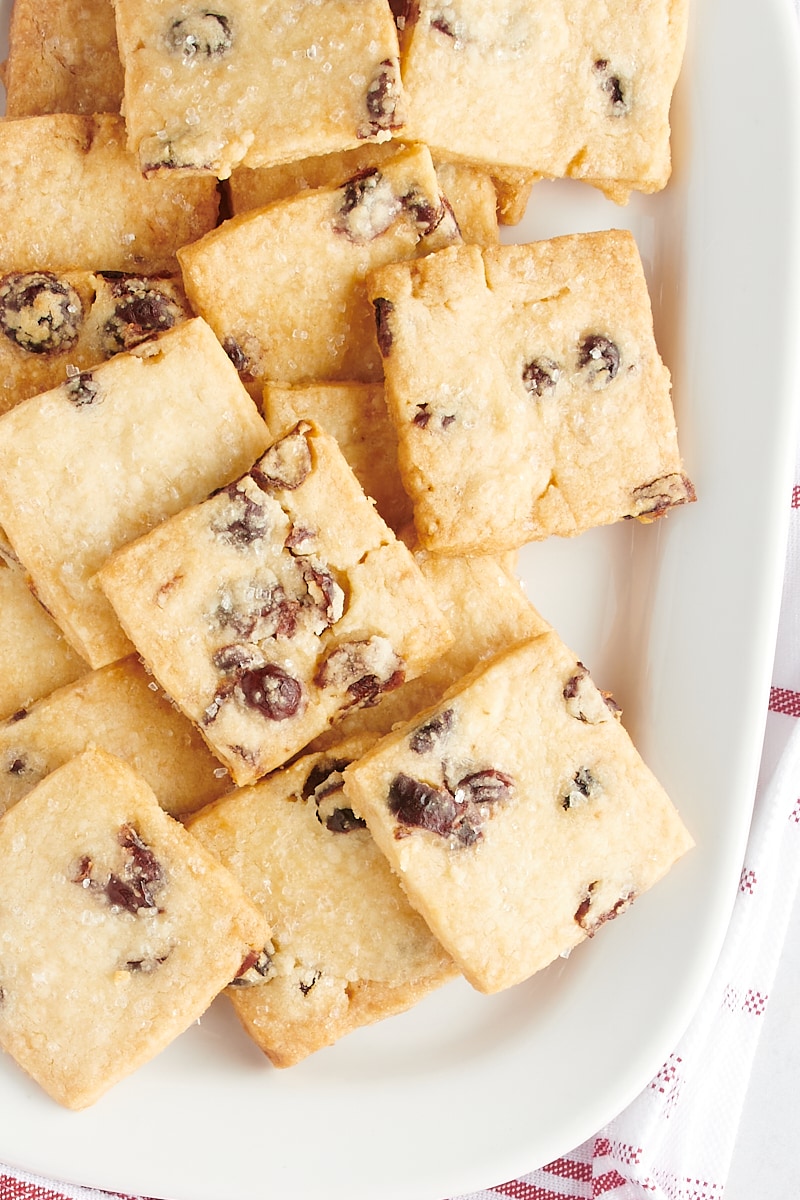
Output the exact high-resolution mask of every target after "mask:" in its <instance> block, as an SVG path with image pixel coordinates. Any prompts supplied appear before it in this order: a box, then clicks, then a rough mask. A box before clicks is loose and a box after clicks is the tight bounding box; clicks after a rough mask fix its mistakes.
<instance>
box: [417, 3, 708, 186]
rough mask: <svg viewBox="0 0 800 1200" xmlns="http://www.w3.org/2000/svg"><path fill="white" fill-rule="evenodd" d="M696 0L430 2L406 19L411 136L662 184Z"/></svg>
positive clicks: (507, 163) (472, 153)
mask: <svg viewBox="0 0 800 1200" xmlns="http://www.w3.org/2000/svg"><path fill="white" fill-rule="evenodd" d="M687 14H688V0H637V2H636V3H632V2H628V0H626V2H623V3H619V4H616V5H613V6H611V5H606V6H605V7H604V8H603V9H601V10H598V6H597V5H596V4H594V3H592V0H568V2H567V0H547V2H546V3H543V4H537V5H535V6H532V5H530V4H523V3H520V2H519V0H517V3H513V4H510V5H509V4H507V3H505V4H499V3H486V2H485V0H454V2H453V3H450V4H448V5H446V6H444V7H443V6H442V5H441V4H440V3H438V0H420V2H419V3H418V4H415V5H414V6H413V10H412V12H411V14H410V16H409V17H408V18H407V20H406V29H405V33H404V43H403V55H402V73H403V82H404V85H405V88H406V100H407V105H408V120H407V124H406V129H405V132H404V136H407V137H409V138H413V139H416V140H418V141H423V142H426V143H427V144H428V145H429V146H430V147H431V149H432V151H433V152H434V154H436V155H439V156H441V157H443V158H447V159H462V160H464V161H467V162H471V163H474V164H478V165H481V166H484V167H486V168H487V169H488V170H492V169H494V168H509V167H513V168H517V169H518V170H521V171H522V172H523V173H528V174H535V175H541V176H548V177H550V178H561V177H564V176H572V177H575V178H578V179H584V180H586V181H587V182H592V183H593V184H594V185H595V186H599V187H601V188H605V187H606V186H607V185H608V186H609V187H610V189H611V191H612V193H613V195H614V198H615V199H622V198H623V197H624V196H626V195H627V194H628V192H629V191H630V189H632V188H635V189H638V190H639V191H643V192H652V191H656V190H658V189H659V188H662V187H663V186H664V184H665V183H666V182H667V179H668V178H669V174H670V144H669V138H670V127H669V108H670V102H671V98H672V93H673V89H674V87H675V83H676V81H677V78H678V73H679V70H680V66H681V61H682V58H683V51H684V45H685V40H686V28H687Z"/></svg>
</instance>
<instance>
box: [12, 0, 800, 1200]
mask: <svg viewBox="0 0 800 1200" xmlns="http://www.w3.org/2000/svg"><path fill="white" fill-rule="evenodd" d="M10 8H11V5H10V3H9V2H8V0H4V2H3V3H2V5H1V6H0V16H1V17H2V29H3V31H4V33H3V36H5V30H6V29H7V25H8V15H9V12H10ZM799 77H800V67H799V66H798V55H797V36H796V30H795V20H794V14H793V12H792V6H791V3H790V0H694V4H693V12H692V15H691V29H690V39H689V46H688V50H687V56H686V62H685V67H684V71H683V74H682V78H681V81H680V85H679V88H678V92H677V94H676V98H675V104H674V110H673V111H674V121H673V127H674V158H675V162H674V175H673V180H672V182H671V183H670V186H669V187H668V189H667V190H666V191H665V192H664V193H662V194H661V195H658V196H653V197H647V198H643V197H638V198H634V199H633V200H632V201H631V203H630V205H629V206H628V207H626V208H617V207H615V206H614V205H613V204H611V203H610V202H608V201H606V200H605V199H604V198H603V197H602V196H600V195H599V194H597V193H595V192H593V191H591V190H590V189H589V188H587V187H584V186H582V185H578V184H575V185H571V184H567V183H564V184H541V185H539V186H538V187H536V188H535V189H534V193H533V197H532V200H531V204H530V206H529V211H528V214H527V215H526V217H525V220H524V221H523V222H522V223H521V224H520V225H519V226H518V227H516V228H515V229H511V230H506V231H505V233H504V236H505V237H506V239H507V240H515V241H516V240H518V241H527V240H533V239H536V238H540V237H547V236H552V235H554V234H558V233H567V232H574V231H577V230H589V229H596V228H604V227H611V226H622V227H626V228H630V229H631V230H632V231H633V232H634V234H635V235H636V238H637V240H638V243H639V246H640V249H641V252H642V257H643V259H644V262H645V267H646V271H647V275H648V279H649V283H650V287H651V294H652V299H653V307H654V318H655V324H656V334H657V338H658V341H659V345H660V348H661V352H662V355H663V357H664V358H665V360H666V361H667V363H668V365H669V366H670V368H671V370H672V373H673V380H674V398H675V406H676V411H677V415H678V422H679V430H680V440H681V445H682V450H683V453H684V457H685V461H686V467H687V470H688V472H689V474H690V476H691V477H692V479H693V481H694V483H695V486H696V488H697V493H698V502H697V504H695V505H692V506H689V507H686V508H684V509H679V510H677V511H675V512H673V513H672V514H671V515H670V516H669V517H668V518H667V519H666V520H664V521H661V522H659V523H657V524H656V525H652V526H639V525H634V523H624V524H623V525H620V526H616V527H613V528H608V529H602V530H597V531H595V532H593V533H591V534H588V535H584V536H583V537H581V538H579V539H574V540H571V541H563V542H561V541H558V542H555V541H554V542H548V543H544V544H542V545H538V546H534V547H529V548H528V549H526V550H525V551H524V552H523V553H522V555H521V560H520V570H521V573H522V575H523V577H524V579H525V581H526V583H527V586H528V591H529V594H530V596H531V598H532V600H533V601H534V603H535V604H536V605H537V607H539V608H540V610H541V611H542V612H543V614H544V615H545V616H546V617H547V618H549V619H550V620H551V621H552V622H553V623H554V625H555V626H556V628H557V629H558V631H559V632H560V633H561V635H562V637H563V638H564V640H565V641H567V642H568V644H569V645H571V647H572V648H573V649H574V650H575V651H576V653H577V654H578V655H579V657H580V658H581V659H582V661H584V662H585V663H587V665H589V666H590V668H591V670H592V673H593V675H594V677H595V678H596V680H597V681H598V683H599V684H600V686H601V687H603V688H606V689H609V690H611V691H613V692H614V694H615V696H616V697H617V699H618V700H620V701H621V703H622V705H623V708H624V712H625V723H626V725H627V727H628V728H629V730H630V732H631V733H632V735H633V737H634V740H635V741H636V742H637V744H638V746H639V748H640V750H641V752H642V753H643V755H644V757H645V759H646V760H647V761H648V763H649V764H650V766H651V767H652V768H653V770H654V771H655V772H656V774H657V775H658V776H659V777H660V779H661V780H662V782H663V783H664V784H665V786H666V787H667V789H668V791H669V792H670V793H671V795H672V797H673V799H674V800H675V802H676V804H677V805H678V807H679V808H680V810H681V812H682V814H683V816H684V819H685V820H686V822H687V824H688V825H689V827H690V829H691V831H692V833H693V835H694V837H695V839H696V842H697V846H696V849H695V850H694V851H693V852H692V853H691V854H689V855H688V856H687V857H686V858H685V859H684V860H683V861H682V862H681V863H679V864H678V866H677V867H676V868H675V869H674V870H673V871H672V872H671V873H670V875H669V876H668V877H667V878H666V879H665V880H664V881H663V882H662V883H660V884H659V885H658V886H657V887H656V888H655V889H654V890H653V891H652V892H650V893H648V894H647V895H645V896H643V897H641V898H640V899H639V901H637V903H636V904H635V905H634V906H633V908H632V909H631V910H630V912H629V913H627V914H626V915H625V916H624V918H622V919H620V920H619V921H616V922H614V923H612V924H610V925H608V926H606V927H604V929H603V930H602V932H601V933H600V934H599V935H598V936H597V937H596V938H595V939H593V940H592V941H591V942H589V943H586V944H584V945H583V946H581V947H580V948H579V949H578V950H576V951H574V952H573V954H572V955H571V957H570V958H569V959H568V960H564V961H559V962H557V963H556V964H554V965H553V966H552V967H550V968H548V969H547V970H546V971H544V972H542V973H540V974H539V975H538V976H536V977H534V978H533V979H532V980H530V981H529V982H528V983H526V984H523V985H520V986H519V987H517V988H514V989H512V990H511V991H509V992H506V993H503V994H501V995H497V996H494V997H485V996H480V995H478V994H477V993H475V992H473V991H472V990H471V989H470V988H469V987H468V986H467V985H466V984H462V983H454V984H451V985H448V986H447V987H445V988H443V989H442V990H441V991H439V992H438V993H436V994H434V995H432V996H430V997H429V998H428V999H426V1000H425V1001H424V1002H423V1003H422V1004H420V1005H419V1006H418V1007H417V1008H415V1009H414V1010H413V1011H411V1012H409V1013H407V1014H404V1015H403V1016H400V1017H396V1018H392V1019H391V1020H389V1021H386V1022H383V1023H381V1024H379V1025H376V1026H373V1027H371V1028H369V1029H364V1030H361V1031H359V1032H358V1033H356V1034H353V1035H351V1036H350V1037H349V1038H346V1039H344V1040H343V1041H342V1042H340V1043H339V1044H337V1045H336V1046H334V1047H332V1048H330V1049H329V1050H325V1051H322V1052H320V1053H319V1054H317V1055H315V1056H313V1057H312V1058H310V1059H308V1060H306V1061H305V1062H304V1063H302V1064H301V1065H299V1066H297V1067H294V1068H292V1069H291V1070H288V1071H283V1072H279V1071H276V1070H274V1069H272V1068H271V1067H270V1066H269V1065H268V1063H267V1062H266V1060H265V1059H264V1058H263V1057H262V1056H261V1054H260V1053H259V1051H258V1050H256V1048H255V1047H254V1046H253V1045H252V1044H251V1043H250V1042H249V1041H248V1040H247V1038H246V1037H245V1036H244V1034H243V1033H242V1032H241V1031H240V1029H239V1027H238V1024H237V1022H236V1020H235V1018H234V1016H233V1014H232V1011H231V1010H230V1009H229V1008H228V1006H227V1004H226V1002H225V1001H224V1000H218V1001H217V1002H215V1004H214V1005H213V1006H212V1008H211V1010H210V1011H209V1012H208V1014H207V1015H206V1016H204V1017H203V1019H202V1020H201V1021H200V1022H199V1023H198V1024H197V1025H196V1026H193V1027H192V1028H191V1029H190V1030H189V1031H188V1032H187V1033H186V1034H184V1035H183V1036H182V1037H181V1038H179V1039H178V1040H177V1041H176V1042H175V1043H173V1045H172V1046H171V1047H170V1048H169V1049H168V1050H167V1051H166V1052H164V1053H163V1054H162V1055H161V1056H159V1057H158V1058H157V1059H156V1060H154V1061H153V1062H152V1063H151V1064H150V1065H148V1066H147V1067H145V1068H144V1069H142V1070H141V1071H139V1072H138V1073H137V1074H136V1075H134V1076H133V1077H131V1078H130V1079H128V1080H126V1081H125V1082H123V1083H121V1084H119V1085H118V1086H117V1087H116V1088H115V1089H113V1091H112V1092H111V1093H110V1094H109V1095H108V1096H107V1097H106V1098H105V1099H103V1100H102V1101H100V1102H99V1103H98V1104H97V1105H96V1106H95V1107H94V1108H92V1109H90V1110H87V1111H86V1112H83V1113H80V1114H75V1113H68V1112H66V1111H63V1110H61V1109H60V1108H58V1106H56V1105H55V1104H53V1103H52V1102H51V1101H50V1100H49V1099H48V1098H47V1097H46V1096H45V1095H44V1094H43V1093H42V1092H41V1091H40V1090H39V1089H38V1087H37V1086H36V1085H35V1084H34V1083H32V1082H31V1081H30V1080H28V1079H27V1077H26V1076H25V1075H24V1074H23V1073H22V1072H21V1071H20V1070H18V1069H17V1067H16V1066H15V1064H14V1063H13V1062H12V1061H11V1060H9V1059H7V1058H6V1059H3V1060H2V1061H0V1111H2V1113H3V1119H2V1121H1V1122H0V1161H2V1162H4V1163H7V1164H11V1165H13V1166H16V1167H20V1168H26V1169H28V1170H31V1171H34V1172H36V1173H39V1174H42V1175H45V1176H48V1177H50V1178H53V1179H57V1180H62V1181H70V1182H73V1183H82V1184H86V1185H93V1186H97V1187H103V1188H108V1189H111V1190H114V1191H121V1192H126V1193H129V1194H130V1193H135V1194H142V1195H146V1196H152V1197H159V1198H162V1200H221V1198H223V1197H224V1198H225V1200H266V1198H267V1197H270V1198H280V1200H283V1198H284V1197H289V1196H291V1197H295V1198H297V1200H301V1198H302V1200H304V1198H306V1197H308V1198H311V1197H314V1198H324V1200H375V1197H380V1198H381V1200H443V1197H445V1196H451V1197H452V1196H455V1195H457V1194H459V1193H463V1192H467V1191H472V1190H476V1189H479V1188H482V1187H488V1186H491V1185H493V1184H498V1183H501V1182H503V1181H505V1180H508V1179H510V1178H512V1177H514V1176H516V1175H518V1174H522V1173H525V1172H527V1171H530V1170H532V1169H533V1168H535V1167H537V1166H540V1165H542V1164H544V1163H546V1162H547V1161H549V1160H551V1159H553V1158H555V1157H556V1156H558V1155H560V1154H562V1153H564V1152H566V1151H568V1150H570V1149H571V1148H572V1147H574V1146H575V1145H577V1144H578V1143H580V1142H581V1141H582V1140H584V1139H585V1138H586V1137H588V1136H591V1135H592V1134H593V1133H594V1132H596V1131H597V1130H598V1129H599V1128H600V1127H601V1126H602V1125H603V1124H604V1123H605V1122H606V1121H608V1120H609V1119H610V1118H612V1117H613V1116H614V1115H615V1114H616V1113H617V1112H619V1111H620V1110H621V1109H622V1108H623V1107H624V1106H625V1105H626V1104H627V1103H628V1102H629V1101H630V1100H632V1099H633V1098H634V1097H635V1096H636V1094H637V1093H638V1092H639V1091H640V1090H641V1089H642V1088H643V1087H645V1086H646V1085H647V1084H648V1082H649V1080H650V1079H651V1077H652V1076H653V1075H654V1074H655V1072H656V1071H657V1070H658V1069H659V1067H660V1066H661V1064H662V1062H663V1061H664V1060H665V1059H666V1058H667V1056H668V1055H669V1053H670V1051H671V1050H672V1048H673V1046H674V1045H675V1043H676V1041H677V1039H678V1038H679V1036H680V1034H681V1032H682V1030H683V1029H684V1028H685V1026H686V1024H687V1023H688V1021H689V1020H690V1018H691V1015H692V1012H693V1011H694V1009H695V1007H696V1006H697V1004H698V1002H699V1000H700V999H701V997H702V993H703V989H704V987H705V985H706V983H707V981H708V977H709V974H710V972H711V970H712V968H713V965H714V962H715V959H716V957H717V955H718V953H719V950H720V947H721V943H722V940H723V937H724V933H725V929H726V926H727V922H728V918H729V914H730V909H731V905H732V902H733V898H734V895H735V891H736V886H737V883H738V879H739V871H740V866H741V861H742V855H743V851H744V846H745V842H746V837H747V831H748V826H749V821H750V816H751V811H752V802H753V796H754V789H755V783H756V777H757V771H758V764H759V757H760V748H761V741H762V735H763V728H764V721H765V715H766V707H767V696H768V689H769V680H770V670H771V665H772V653H773V646H774V639H775V632H776V625H777V617H778V608H779V602H780V593H781V579H782V568H783V560H784V545H785V535H786V528H787V520H788V514H789V500H790V481H791V474H790V473H791V469H792V465H793V461H794V448H795V444H796V436H797V427H798V426H797V411H798V408H799V407H800V372H798V366H797V364H798V360H799V359H800V352H799V351H800V345H798V343H799V342H800V320H799V319H798V318H799V317H800V305H799V304H798V278H800V237H799V236H798V235H799V234H800V223H799V215H800V171H799V169H798V161H799V159H800V99H799V93H800V82H799Z"/></svg>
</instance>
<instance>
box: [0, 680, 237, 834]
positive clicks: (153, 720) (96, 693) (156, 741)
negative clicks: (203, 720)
mask: <svg viewBox="0 0 800 1200" xmlns="http://www.w3.org/2000/svg"><path fill="white" fill-rule="evenodd" d="M90 747H96V748H99V749H101V750H106V751H108V753H109V754H114V755H116V756H117V758H121V759H123V760H124V761H125V762H127V763H128V764H129V765H130V766H131V767H133V768H134V769H135V770H136V771H137V772H138V773H139V774H140V775H141V776H142V778H143V779H144V780H145V781H146V782H147V783H148V784H149V785H150V787H151V788H152V789H153V792H154V793H155V795H156V798H157V799H158V802H159V804H160V805H161V807H162V808H163V809H164V810H165V811H166V812H168V813H170V814H171V815H172V816H173V817H183V816H185V815H186V814H187V813H191V812H195V811H196V810H197V809H198V808H202V806H203V805H204V804H208V803H209V802H210V801H211V800H216V799H217V798H218V797H219V796H221V795H223V794H224V793H225V792H226V791H229V790H230V789H231V787H232V786H233V785H232V783H231V779H230V776H229V775H228V772H227V771H226V770H225V768H224V767H223V766H221V764H220V763H219V762H218V760H217V759H216V758H215V757H214V756H213V755H212V754H211V753H210V751H209V750H208V747H207V746H206V744H205V742H204V741H203V739H202V738H201V737H200V736H199V734H198V733H197V731H196V730H195V728H194V726H193V725H192V724H191V722H189V721H187V720H186V718H185V717H184V716H183V715H182V714H181V713H179V712H178V711H177V709H176V708H175V707H174V705H173V704H172V703H171V702H170V701H169V700H168V699H167V697H166V696H165V695H164V693H163V692H162V691H161V688H160V687H159V686H158V684H156V683H155V682H154V681H153V679H151V677H150V676H149V675H148V674H147V672H146V671H145V669H144V667H142V665H141V663H140V662H139V660H138V659H137V658H136V657H135V656H131V657H130V658H126V659H122V660H121V661H120V662H118V663H112V664H111V665H109V666H107V667H102V668H101V669H100V670H99V671H89V672H86V673H84V674H83V675H82V676H81V678H79V679H78V680H77V681H76V682H74V683H71V684H68V685H66V686H64V687H62V688H59V689H58V690H56V691H54V692H52V693H51V694H50V695H48V696H45V697H43V698H41V699H40V700H39V701H38V702H37V703H35V704H31V705H28V706H26V707H25V708H19V709H17V710H16V711H15V712H14V713H13V715H12V716H10V717H9V719H8V720H7V721H5V722H3V723H2V724H0V814H2V813H3V812H5V811H6V809H8V808H10V807H11V805H12V804H16V803H17V802H18V801H19V800H21V799H22V797H23V796H26V795H27V794H28V792H30V791H31V790H32V789H33V788H34V787H35V786H36V784H37V783H39V782H40V780H42V779H43V778H44V777H45V775H49V774H50V772H51V771H54V770H55V768H56V767H60V766H62V765H63V763H65V762H68V761H69V759H71V758H74V757H75V756H76V755H77V754H80V753H81V751H83V750H86V749H89V748H90Z"/></svg>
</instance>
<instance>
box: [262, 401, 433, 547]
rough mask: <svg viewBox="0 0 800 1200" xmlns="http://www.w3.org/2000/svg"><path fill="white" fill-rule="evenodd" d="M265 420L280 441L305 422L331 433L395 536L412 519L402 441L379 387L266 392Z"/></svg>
mask: <svg viewBox="0 0 800 1200" xmlns="http://www.w3.org/2000/svg"><path fill="white" fill-rule="evenodd" d="M263 412H264V420H265V421H266V423H267V425H268V427H269V429H270V432H271V433H272V434H273V436H276V437H277V436H280V435H281V434H284V433H288V431H289V430H290V429H291V428H292V427H293V426H294V425H296V424H297V422H298V421H299V420H301V419H302V418H304V417H305V418H308V419H309V420H310V421H312V422H314V423H315V424H317V425H321V426H322V428H323V429H324V430H325V431H326V432H327V433H330V434H331V435H332V436H333V437H334V438H336V441H337V442H338V443H339V449H340V450H341V451H342V454H343V455H344V456H345V458H346V459H347V461H348V463H349V464H350V466H351V467H352V469H353V473H354V474H355V477H356V479H357V480H358V482H359V483H360V484H361V486H362V488H363V489H364V491H365V492H366V493H367V495H368V496H371V497H372V499H373V500H374V501H375V507H376V508H377V510H378V512H379V514H380V515H381V517H383V519H384V521H385V522H386V524H387V525H388V526H389V528H390V529H392V530H394V532H395V533H397V534H399V533H400V531H401V530H402V529H403V528H404V527H405V526H407V525H408V524H409V523H410V521H411V519H412V509H411V501H410V500H409V498H408V496H407V495H406V493H405V491H404V489H403V485H402V484H401V482H400V474H399V472H398V469H397V437H396V436H395V432H394V426H393V425H392V423H391V421H390V420H389V414H388V412H387V411H386V400H385V398H384V395H383V385H382V384H380V383H340V384H334V383H320V384H313V385H309V386H307V387H302V386H297V387H281V386H280V385H279V384H271V383H268V384H267V385H266V386H265V388H264V405H263Z"/></svg>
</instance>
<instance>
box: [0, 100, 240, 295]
mask: <svg viewBox="0 0 800 1200" xmlns="http://www.w3.org/2000/svg"><path fill="white" fill-rule="evenodd" d="M218 211H219V197H218V194H217V189H216V185H215V183H214V180H213V179H197V178H184V177H183V176H181V175H178V174H172V175H164V176H161V177H159V178H158V179H144V178H143V177H142V175H141V172H140V171H139V168H138V166H137V164H136V160H135V159H134V158H133V156H132V155H131V154H130V153H129V152H128V150H127V149H126V145H125V127H124V124H123V122H122V118H121V117H119V116H114V115H113V114H110V113H109V114H103V113H100V114H95V115H92V116H81V115H76V114H70V113H53V114H49V115H44V116H38V117H20V118H19V119H18V120H14V121H0V212H2V214H3V219H2V221H0V272H2V273H3V274H7V273H8V272H12V271H56V272H60V271H129V272H134V273H139V274H147V273H155V272H159V271H174V270H175V268H176V265H177V264H176V259H175V252H176V250H177V249H178V247H179V246H182V245H184V243H186V242H191V241H194V240H195V239H196V238H198V237H201V236H202V234H204V233H206V231H207V230H209V229H213V228H214V226H215V225H216V223H217V216H218Z"/></svg>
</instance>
